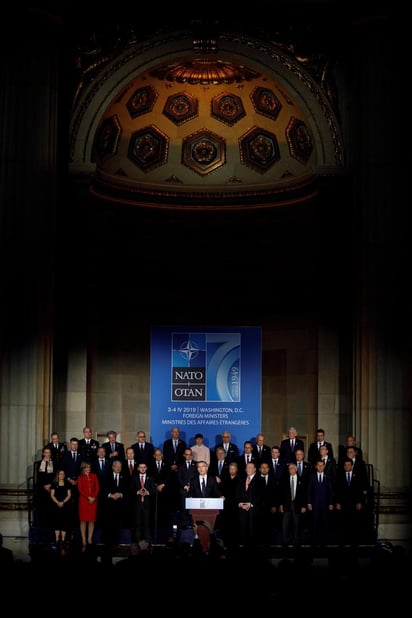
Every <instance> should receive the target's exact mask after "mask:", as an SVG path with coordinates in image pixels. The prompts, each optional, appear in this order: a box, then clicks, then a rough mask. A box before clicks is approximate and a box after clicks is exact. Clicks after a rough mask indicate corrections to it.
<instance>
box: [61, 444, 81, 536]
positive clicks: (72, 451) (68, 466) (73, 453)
mask: <svg viewBox="0 0 412 618" xmlns="http://www.w3.org/2000/svg"><path fill="white" fill-rule="evenodd" d="M82 461H83V457H82V454H81V453H80V452H79V440H78V439H77V438H75V437H73V438H70V442H69V448H68V450H67V451H66V453H65V454H64V455H63V459H62V469H63V470H64V471H65V473H66V479H67V482H68V483H69V484H70V489H71V490H72V513H73V518H72V519H73V526H74V527H77V526H78V525H79V515H78V500H79V492H78V489H77V478H78V476H79V474H80V464H81V463H82Z"/></svg>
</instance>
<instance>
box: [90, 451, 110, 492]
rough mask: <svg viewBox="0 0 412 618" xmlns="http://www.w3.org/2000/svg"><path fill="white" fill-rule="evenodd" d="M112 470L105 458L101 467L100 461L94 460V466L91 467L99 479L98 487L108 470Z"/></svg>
mask: <svg viewBox="0 0 412 618" xmlns="http://www.w3.org/2000/svg"><path fill="white" fill-rule="evenodd" d="M111 469H112V465H111V462H110V461H109V460H108V459H107V457H105V458H104V459H103V461H102V466H101V465H100V459H96V461H95V462H94V464H93V465H92V470H93V472H95V473H96V474H97V477H98V479H99V485H100V486H102V483H103V480H104V478H105V477H106V474H107V472H108V470H111Z"/></svg>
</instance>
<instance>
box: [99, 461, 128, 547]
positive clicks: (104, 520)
mask: <svg viewBox="0 0 412 618" xmlns="http://www.w3.org/2000/svg"><path fill="white" fill-rule="evenodd" d="M128 491H129V481H128V479H127V478H126V476H125V474H124V471H123V470H122V462H121V461H120V460H119V459H114V460H113V461H112V465H111V470H110V469H109V471H108V472H107V473H106V476H105V478H104V481H103V483H102V486H101V489H100V492H99V494H100V495H99V511H100V512H99V520H100V521H101V525H102V534H103V543H104V544H105V546H106V547H107V548H108V549H109V548H111V547H112V545H115V544H117V543H118V542H119V533H120V530H121V529H122V527H123V525H124V521H125V515H126V508H127V507H128Z"/></svg>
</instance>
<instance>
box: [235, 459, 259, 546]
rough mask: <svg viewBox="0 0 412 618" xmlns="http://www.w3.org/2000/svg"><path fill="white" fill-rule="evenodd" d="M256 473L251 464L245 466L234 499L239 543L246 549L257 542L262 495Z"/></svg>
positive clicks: (254, 467)
mask: <svg viewBox="0 0 412 618" xmlns="http://www.w3.org/2000/svg"><path fill="white" fill-rule="evenodd" d="M256 472H257V471H256V466H255V464H254V463H253V462H250V463H247V464H246V469H245V478H244V479H242V482H241V483H240V485H239V493H238V495H237V497H236V501H237V504H238V514H239V535H240V543H241V545H243V546H244V547H245V548H246V549H252V548H253V547H256V545H257V544H258V542H259V521H260V516H261V513H260V511H261V507H262V501H263V493H262V491H261V482H260V479H259V478H258V476H257V473H256Z"/></svg>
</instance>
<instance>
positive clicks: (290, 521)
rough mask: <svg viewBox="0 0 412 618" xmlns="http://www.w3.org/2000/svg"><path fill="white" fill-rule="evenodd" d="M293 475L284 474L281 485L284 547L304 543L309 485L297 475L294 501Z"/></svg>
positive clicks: (280, 498) (280, 500)
mask: <svg viewBox="0 0 412 618" xmlns="http://www.w3.org/2000/svg"><path fill="white" fill-rule="evenodd" d="M290 477H291V475H290V474H289V473H288V474H284V476H283V477H282V480H281V482H280V485H279V502H280V505H281V506H282V509H281V510H282V540H283V544H284V545H299V544H300V543H301V542H302V533H303V529H304V522H305V513H304V512H302V509H304V508H306V499H307V485H306V483H305V482H304V480H303V479H302V477H299V476H298V475H297V474H296V493H295V499H294V500H292V493H291V478H290Z"/></svg>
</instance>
